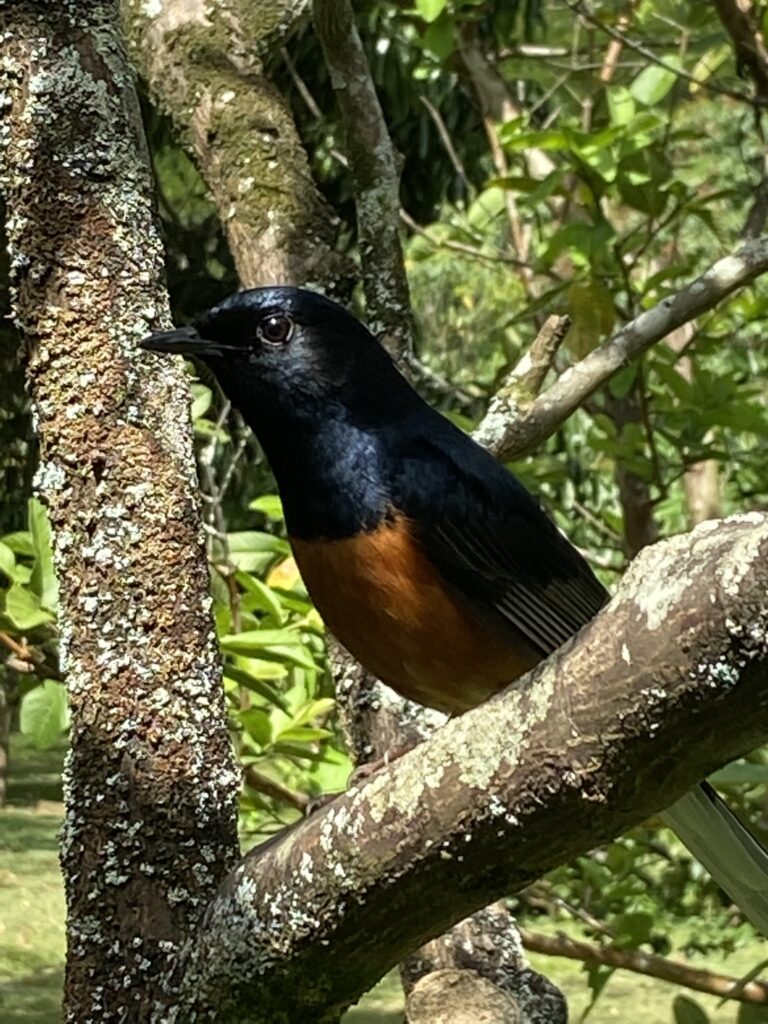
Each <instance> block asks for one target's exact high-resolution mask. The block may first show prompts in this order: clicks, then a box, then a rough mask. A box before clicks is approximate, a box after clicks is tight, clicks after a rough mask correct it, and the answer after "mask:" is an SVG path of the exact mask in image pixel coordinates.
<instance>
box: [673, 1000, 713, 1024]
mask: <svg viewBox="0 0 768 1024" xmlns="http://www.w3.org/2000/svg"><path fill="white" fill-rule="evenodd" d="M672 1012H673V1014H674V1017H675V1024H709V1017H708V1016H707V1014H706V1013H705V1012H704V1010H702V1008H701V1007H700V1006H699V1004H698V1003H697V1002H696V1001H695V1000H694V999H689V998H688V996H675V1001H674V1003H673V1004H672Z"/></svg>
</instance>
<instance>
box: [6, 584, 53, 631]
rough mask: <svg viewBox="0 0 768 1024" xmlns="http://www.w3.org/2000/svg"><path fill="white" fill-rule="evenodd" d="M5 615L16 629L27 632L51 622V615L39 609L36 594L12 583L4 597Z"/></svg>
mask: <svg viewBox="0 0 768 1024" xmlns="http://www.w3.org/2000/svg"><path fill="white" fill-rule="evenodd" d="M5 614H6V615H7V616H8V618H9V619H10V620H11V622H12V623H13V625H14V626H15V627H16V629H20V630H28V629H34V628H35V626H42V625H43V624H44V623H46V622H53V615H51V613H50V612H47V611H44V610H43V609H42V608H41V607H40V601H39V599H38V597H37V595H36V594H34V593H33V592H32V591H31V590H27V589H26V588H25V587H22V586H20V585H19V584H18V583H14V584H13V586H12V587H11V588H10V590H9V591H8V593H7V594H6V595H5Z"/></svg>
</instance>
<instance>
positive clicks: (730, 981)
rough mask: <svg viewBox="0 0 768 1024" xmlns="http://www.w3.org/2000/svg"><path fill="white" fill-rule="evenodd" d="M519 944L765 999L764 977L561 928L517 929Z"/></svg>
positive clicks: (724, 995) (746, 999)
mask: <svg viewBox="0 0 768 1024" xmlns="http://www.w3.org/2000/svg"><path fill="white" fill-rule="evenodd" d="M520 938H521V939H522V942H523V946H524V947H525V948H526V949H527V950H529V952H531V953H544V954H546V955H547V956H562V957H566V958H567V959H569V960H581V961H582V962H583V963H585V964H605V965H606V966H607V967H617V968H621V969H622V970H625V971H633V972H634V973H635V974H644V975H646V976H647V977H651V978H659V979H660V980H661V981H669V982H671V983H672V984H673V985H684V986H685V987H686V988H690V989H693V990H694V991H696V992H707V993H708V994H709V995H712V996H719V997H720V998H721V999H733V1000H735V1001H736V1002H739V1003H757V1004H758V1005H761V1006H764V1005H765V1004H766V1003H768V984H766V982H764V981H747V982H743V981H740V980H739V979H738V978H729V977H727V975H724V974H716V973H715V972H714V971H703V970H700V969H699V968H696V967H691V966H689V965H688V964H682V963H677V962H676V961H675V960H670V959H669V958H668V957H665V956H657V955H656V954H655V953H646V952H645V950H642V949H616V948H614V947H613V946H599V945H597V944H596V943H594V942H582V941H579V940H577V939H572V938H570V936H568V935H564V934H563V933H562V932H558V933H557V935H541V934H539V933H538V932H531V931H528V929H527V928H521V929H520Z"/></svg>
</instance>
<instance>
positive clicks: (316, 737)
mask: <svg viewBox="0 0 768 1024" xmlns="http://www.w3.org/2000/svg"><path fill="white" fill-rule="evenodd" d="M331 736H333V733H332V732H330V731H329V730H328V729H312V728H310V727H309V726H302V727H301V728H298V729H296V728H294V727H293V726H289V727H288V728H287V729H284V730H283V731H282V732H281V733H280V734H279V736H278V737H277V741H276V742H278V743H317V742H319V741H320V740H328V739H330V738H331Z"/></svg>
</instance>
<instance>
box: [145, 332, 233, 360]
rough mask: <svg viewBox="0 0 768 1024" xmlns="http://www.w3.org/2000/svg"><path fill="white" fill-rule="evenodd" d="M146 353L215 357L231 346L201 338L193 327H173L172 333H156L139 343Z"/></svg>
mask: <svg viewBox="0 0 768 1024" xmlns="http://www.w3.org/2000/svg"><path fill="white" fill-rule="evenodd" d="M139 347H140V348H143V349H145V350H146V351H147V352H174V353H178V354H179V355H184V356H215V355H219V354H220V353H221V351H222V349H226V348H230V347H232V346H229V345H222V344H220V343H219V342H216V341H208V340H206V339H205V338H201V337H200V335H199V334H198V333H197V331H196V330H195V328H194V327H175V328H174V329H173V330H172V331H158V332H157V333H156V334H150V335H149V337H148V338H144V339H143V341H140V342H139Z"/></svg>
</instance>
